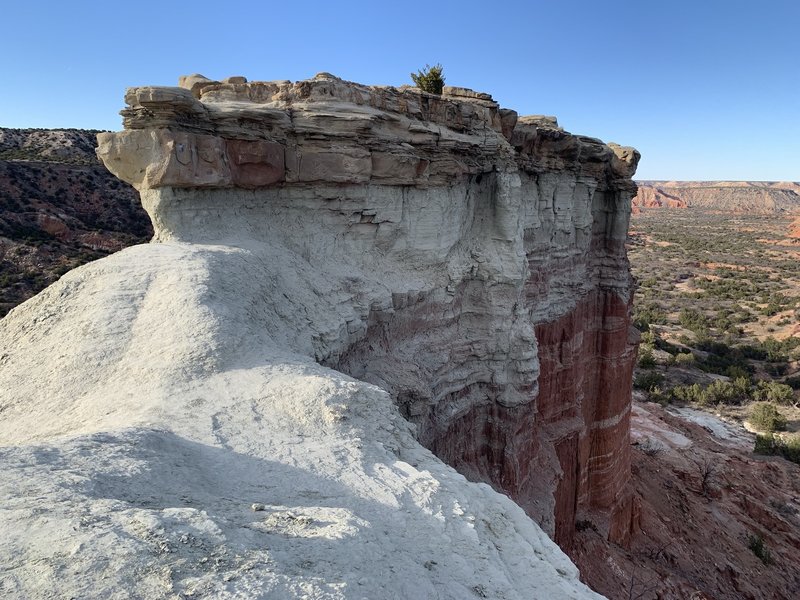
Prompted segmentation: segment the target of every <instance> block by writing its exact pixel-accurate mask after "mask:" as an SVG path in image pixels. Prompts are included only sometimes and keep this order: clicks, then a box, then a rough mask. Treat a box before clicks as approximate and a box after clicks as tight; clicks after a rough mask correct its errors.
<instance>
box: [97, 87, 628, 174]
mask: <svg viewBox="0 0 800 600" xmlns="http://www.w3.org/2000/svg"><path fill="white" fill-rule="evenodd" d="M181 85H182V86H183V87H150V86H147V87H137V88H130V89H129V90H128V91H127V93H126V94H125V101H126V103H127V104H128V108H126V109H124V110H123V111H122V113H121V114H122V116H123V120H124V125H125V128H126V131H123V132H119V133H101V134H99V135H98V142H99V147H98V150H97V153H98V156H99V157H100V158H101V159H102V160H103V161H104V162H105V163H106V165H107V166H108V168H109V169H110V170H111V171H112V172H113V173H115V174H116V175H117V176H119V177H120V178H121V179H124V180H125V181H128V182H129V183H131V184H133V185H134V186H135V187H137V188H139V189H142V188H158V187H208V188H232V187H233V188H235V187H239V188H245V189H255V188H262V187H269V186H274V185H291V184H304V183H320V182H329V183H334V184H375V185H412V186H436V185H447V184H448V183H451V182H452V181H454V180H456V179H458V178H460V177H463V176H470V175H478V174H481V173H487V172H517V171H520V172H531V173H536V172H540V171H542V170H570V171H573V172H576V173H579V174H580V175H581V176H584V177H587V178H591V179H595V180H596V181H598V183H599V185H601V186H604V185H606V182H607V181H608V180H609V179H613V180H624V179H630V177H631V175H632V174H633V172H634V171H635V169H636V164H637V162H638V160H639V153H638V152H637V151H636V150H634V149H633V148H629V147H624V146H618V145H616V144H604V143H603V142H602V141H600V140H597V139H594V138H589V137H585V136H576V135H572V134H570V133H568V132H566V131H564V130H563V129H562V128H561V127H559V126H558V123H557V120H556V119H555V118H554V117H548V116H541V115H534V116H530V117H518V116H517V113H516V112H515V111H513V110H509V109H504V108H501V107H500V106H499V104H498V103H496V102H495V101H494V100H493V99H492V97H491V96H490V95H489V94H485V93H480V92H474V91H472V90H468V89H466V88H455V87H445V88H444V90H443V93H442V95H441V96H437V95H433V94H428V93H426V92H423V91H421V90H419V89H417V88H412V87H409V86H404V87H401V88H394V87H389V86H365V85H361V84H357V83H353V82H348V81H344V80H341V79H339V78H337V77H334V76H333V75H330V74H328V73H321V74H318V75H317V76H315V77H314V78H313V79H310V80H305V81H299V82H295V83H292V82H289V81H270V82H248V81H247V80H246V79H245V78H244V77H238V76H237V77H232V78H228V79H226V80H223V81H220V82H215V81H210V80H208V79H206V78H204V77H202V76H200V75H192V76H187V77H182V78H181ZM143 161H144V162H143ZM145 163H146V164H145Z"/></svg>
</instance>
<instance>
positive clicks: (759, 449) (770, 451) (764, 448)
mask: <svg viewBox="0 0 800 600" xmlns="http://www.w3.org/2000/svg"><path fill="white" fill-rule="evenodd" d="M753 452H755V453H756V454H767V455H777V456H782V457H783V458H785V459H786V460H789V461H791V462H793V463H798V464H800V436H797V435H795V436H792V437H789V438H786V439H783V438H781V437H778V436H776V435H773V434H771V433H767V434H764V435H761V434H759V435H757V436H756V443H755V447H754V448H753Z"/></svg>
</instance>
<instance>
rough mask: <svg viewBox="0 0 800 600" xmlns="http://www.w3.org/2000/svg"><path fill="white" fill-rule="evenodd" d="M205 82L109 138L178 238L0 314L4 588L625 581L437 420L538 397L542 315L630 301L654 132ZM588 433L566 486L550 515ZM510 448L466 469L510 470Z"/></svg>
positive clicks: (423, 586)
mask: <svg viewBox="0 0 800 600" xmlns="http://www.w3.org/2000/svg"><path fill="white" fill-rule="evenodd" d="M185 85H186V86H187V88H189V89H183V88H136V89H133V90H130V91H129V92H128V94H127V96H126V99H127V101H128V103H129V104H130V106H131V108H130V109H127V110H126V111H124V114H125V116H126V126H127V127H128V130H127V131H125V132H122V133H119V134H113V135H101V136H100V148H99V150H98V153H99V155H100V156H101V158H102V159H103V160H104V161H105V162H106V164H107V165H108V166H109V168H110V169H111V170H112V171H113V172H115V173H117V174H118V175H119V176H121V177H122V178H124V179H126V180H128V181H130V182H132V183H133V184H134V185H136V186H137V187H138V188H139V189H140V192H141V196H142V202H143V205H144V206H145V208H146V209H147V211H148V212H149V213H150V215H151V218H152V220H153V223H154V227H155V230H156V237H155V240H154V242H156V243H152V244H148V245H144V246H136V247H132V248H128V249H126V250H123V251H122V252H119V253H117V254H115V255H113V256H111V257H109V258H107V259H103V260H101V261H98V262H96V263H92V264H89V265H86V266H84V267H81V268H79V269H76V270H75V271H72V272H70V273H68V274H67V275H65V276H64V277H62V278H61V280H59V281H58V282H57V283H56V284H54V285H52V286H51V287H49V288H47V289H46V290H45V291H44V292H42V293H41V294H39V295H38V296H36V297H35V298H33V299H31V300H30V301H28V302H26V303H24V304H23V305H21V306H19V307H17V308H16V309H14V310H13V311H12V312H11V313H10V314H9V315H8V316H7V317H6V318H5V319H3V320H2V321H0V416H1V417H2V420H0V498H2V504H1V505H0V506H2V511H0V532H2V537H0V564H4V565H6V568H5V570H4V571H3V572H2V573H0V591H2V592H3V593H4V594H5V595H6V596H7V597H20V598H52V597H80V598H90V597H91V598H128V597H137V598H184V597H192V598H202V597H208V598H370V599H373V598H415V599H416V598H442V599H445V598H453V599H456V598H458V599H461V598H470V597H487V598H506V599H512V598H531V597H533V598H592V597H596V595H595V594H594V593H593V592H591V591H590V590H589V589H588V588H586V587H585V586H584V585H583V584H582V583H580V581H579V579H578V573H577V570H576V569H575V567H574V566H573V565H572V563H571V562H570V561H569V559H568V558H567V557H566V556H565V555H564V554H563V553H562V552H561V550H559V548H558V547H557V546H556V545H555V544H554V543H553V542H552V541H551V540H550V539H549V538H548V536H547V535H546V534H545V533H543V531H542V530H541V529H540V528H539V526H538V525H537V524H536V523H535V522H534V521H533V520H531V518H529V516H528V515H526V513H525V512H524V511H523V510H522V509H521V508H520V507H519V506H518V505H517V504H515V503H514V502H512V500H510V499H509V498H508V497H507V496H505V495H503V494H500V493H498V492H496V491H494V490H493V489H492V487H490V486H489V485H486V484H485V483H472V482H468V481H467V480H466V479H465V478H464V477H463V476H462V475H461V474H459V473H457V472H456V471H455V470H454V469H453V468H451V467H450V466H447V465H446V464H444V463H443V462H442V461H441V460H440V459H439V458H437V457H436V456H434V454H433V453H432V452H430V451H429V450H427V449H426V448H424V447H423V446H422V445H420V443H419V441H418V439H422V440H423V441H426V440H425V436H426V435H427V436H429V438H430V439H428V440H427V441H426V443H427V444H428V445H434V446H435V443H434V442H433V437H430V436H434V437H435V432H436V431H439V430H444V429H446V428H447V427H448V426H449V424H451V423H452V422H453V420H454V419H457V418H459V417H460V416H463V415H466V414H469V413H470V411H472V410H473V409H474V408H475V406H476V405H481V406H487V405H489V404H492V405H495V404H496V405H497V406H500V407H502V409H503V410H512V411H513V410H517V407H531V406H535V403H536V401H537V386H538V381H539V376H540V360H539V355H538V353H537V337H536V332H535V331H534V326H535V325H536V324H537V323H542V322H551V321H557V320H558V319H559V318H562V317H563V316H564V315H565V314H569V313H570V311H572V310H574V309H575V307H576V306H578V305H579V304H580V301H581V299H582V298H584V299H585V298H586V297H588V296H589V295H591V294H593V293H595V292H596V289H597V288H598V286H600V285H602V286H603V289H604V290H607V291H608V293H609V294H612V295H615V296H618V297H619V298H620V300H619V302H620V306H622V307H623V310H624V307H625V306H626V303H627V302H628V301H629V296H630V294H629V292H630V283H631V281H630V276H629V274H628V272H627V263H626V262H625V260H624V249H623V250H622V254H620V249H619V248H620V240H624V235H625V227H626V225H627V210H628V208H627V204H625V202H626V201H627V198H629V197H630V195H632V193H634V190H635V188H634V187H633V185H632V184H631V183H630V176H631V175H632V173H633V170H634V169H635V163H636V160H637V159H638V154H637V153H635V151H633V150H631V149H627V148H620V147H609V146H606V145H603V144H602V143H601V142H599V141H597V140H592V139H590V138H578V137H576V136H571V135H570V134H566V133H564V132H563V131H561V130H560V129H558V128H557V126H556V125H555V123H554V121H553V120H552V118H544V117H540V118H538V120H531V121H530V122H529V123H521V124H516V115H515V114H512V111H505V112H504V111H500V110H498V108H497V106H496V105H495V104H494V103H493V102H492V101H491V99H490V98H488V99H487V96H486V95H485V94H475V95H474V97H471V96H468V95H467V94H466V92H467V91H466V90H460V91H459V90H457V89H453V90H451V91H450V92H449V93H450V96H449V97H448V96H447V94H448V92H447V90H446V91H445V97H444V98H442V99H436V98H429V97H428V95H426V94H423V93H421V92H418V91H414V90H405V91H403V90H401V91H398V90H392V89H390V88H365V87H363V86H357V85H355V84H350V83H347V82H342V81H341V80H338V79H336V78H333V77H332V76H328V75H325V74H323V75H320V76H318V77H317V78H316V79H315V80H311V81H309V82H299V83H297V84H289V83H288V82H277V83H272V82H267V83H263V82H260V83H259V82H256V83H246V80H244V78H231V80H230V81H226V82H222V83H219V82H210V81H208V80H205V79H204V78H202V77H199V76H192V77H190V78H186V80H185ZM415 102H416V104H414V103H415ZM376 104H381V106H379V107H376V106H375V105H376ZM415 111H416V112H415ZM417 113H419V114H417ZM542 119H544V121H542ZM542 123H543V124H542ZM515 124H516V125H515ZM509 138H510V139H511V141H513V142H514V143H513V145H512V143H511V141H509ZM542 148H545V150H544V151H542ZM552 148H555V149H552ZM548 149H550V150H548ZM601 238H602V240H607V241H606V242H604V243H605V246H604V247H605V250H602V251H601V250H598V249H597V243H598V240H599V239H601ZM593 248H594V249H593ZM543 253H547V254H546V255H545V254H543ZM537 265H539V266H541V265H545V267H546V268H545V267H542V269H543V271H542V272H547V273H548V277H547V278H546V279H539V280H538V285H539V286H541V287H542V289H540V290H538V292H537V293H539V297H538V300H537V301H535V302H534V301H533V300H532V296H531V288H530V287H529V286H528V285H527V283H526V282H529V280H530V274H531V272H532V271H535V270H536V269H537V268H539V267H537ZM553 265H555V268H551V267H552V266H553ZM409 307H410V308H409ZM404 315H406V316H404ZM601 316H602V315H600V316H597V317H594V318H593V320H592V321H591V322H592V323H601V322H602V319H601V318H600V317H601ZM615 318H617V317H615ZM617 320H618V321H619V324H618V328H619V327H621V328H622V329H621V331H623V332H626V331H627V329H626V327H627V325H626V321H625V319H624V315H623V317H619V318H617ZM587 322H588V321H587ZM382 323H384V324H387V329H385V330H384V329H381V327H382V325H381V324H382ZM593 326H594V325H593ZM380 331H390V332H392V336H395V335H396V336H397V337H390V338H389V339H381V336H380V333H379V332H380ZM376 332H378V334H377V335H376ZM625 335H627V334H626V333H625ZM395 342H396V344H397V345H396V347H393V344H395ZM371 344H372V345H373V346H372V347H371V346H370V345H371ZM626 344H627V342H626V341H625V340H623V342H622V347H623V350H624V352H628V353H629V351H630V348H631V347H632V346H629V345H626ZM623 350H620V351H621V352H622V351H623ZM626 356H627V354H626ZM323 365H326V366H323ZM331 367H336V368H337V369H340V370H343V371H346V372H347V373H350V374H351V375H354V376H355V377H358V379H355V378H353V377H351V376H348V375H345V374H343V373H342V372H341V371H340V370H334V369H333V368H331ZM487 390H490V391H487ZM459 391H463V393H459ZM403 394H406V395H405V396H404V395H403ZM623 400H624V398H623ZM398 404H399V405H400V408H401V410H402V411H403V414H404V415H405V416H407V417H409V419H410V420H411V421H412V422H413V423H415V425H412V424H411V423H409V422H408V421H407V420H405V419H404V418H403V417H402V416H401V414H400V412H399V411H398V408H397V405H398ZM587 406H588V404H587ZM525 410H527V408H526V409H525ZM615 410H618V411H619V410H622V411H623V413H622V414H623V417H624V418H627V417H626V416H625V415H627V412H624V411H626V410H627V408H625V407H624V406H622V408H619V407H617V408H615ZM420 411H422V412H420ZM423 413H424V419H423V418H418V417H420V415H421V414H423ZM525 414H532V413H525ZM623 417H620V418H623ZM617 421H619V419H617ZM426 423H427V425H426ZM626 423H627V421H625V422H624V423H623V425H625V424H626ZM561 425H562V427H561V429H560V430H559V431H560V432H561V433H559V434H558V435H560V436H562V437H560V438H558V439H559V440H560V439H562V438H563V439H566V437H565V436H567V435H569V436H572V437H569V439H570V440H571V442H570V443H576V442H575V440H576V439H577V438H576V437H575V436H577V435H579V433H580V432H583V433H580V435H586V436H592V435H595V433H591V432H589V433H587V432H588V431H589V428H588V427H587V426H586V424H585V422H584V420H582V419H581V418H579V417H577V416H575V415H571V416H570V417H569V419H568V420H564V421H562V422H561ZM548 435H549V434H548ZM553 435H555V434H553ZM440 439H441V438H440ZM542 439H543V440H545V438H542ZM555 439H556V438H552V439H551V438H546V441H543V442H541V443H543V444H546V443H551V442H552V443H555V442H553V440H555ZM581 439H583V438H581ZM589 439H590V438H589V437H587V438H586V440H587V441H586V448H587V452H588V448H589V445H590V444H589ZM537 440H539V438H537ZM537 443H539V441H537ZM563 447H566V446H563ZM601 450H602V448H601ZM560 453H561V450H557V451H556V452H554V451H553V450H552V449H550V450H546V451H543V456H545V457H549V458H547V460H545V459H541V460H542V461H543V462H542V464H544V465H545V467H546V468H545V469H544V471H543V473H544V474H543V476H542V483H540V484H538V485H539V486H540V487H541V494H542V497H549V498H550V499H551V500H550V504H549V505H547V508H546V510H545V509H542V510H543V511H545V512H547V511H549V512H547V514H549V515H550V519H551V520H550V526H549V528H550V530H551V531H552V529H553V521H552V519H553V516H552V515H553V506H552V502H553V500H552V498H553V493H554V492H553V485H554V484H553V483H552V481H551V479H550V478H552V477H555V475H554V473H555V474H557V473H558V472H560V470H561V467H559V463H558V461H559V460H562V459H561V454H560ZM445 454H446V452H445ZM556 454H558V456H556ZM529 458H530V457H529ZM573 460H576V459H573ZM580 460H581V461H583V462H585V461H587V460H594V459H590V457H589V455H588V454H587V455H586V456H585V457H584V458H582V459H580ZM599 460H602V459H599ZM547 461H549V462H547ZM453 462H454V463H458V460H453ZM623 462H624V461H623ZM562 464H563V460H562ZM462 466H463V465H462ZM484 466H485V465H484ZM490 467H491V466H489V467H487V469H488V468H490ZM483 468H484V467H482V466H481V465H480V464H476V465H475V466H474V470H470V468H466V469H464V470H465V472H467V473H468V474H470V476H471V477H472V478H473V479H482V478H485V479H487V480H488V481H489V482H490V483H492V484H493V485H495V486H496V487H498V488H500V489H503V485H502V482H500V481H499V480H498V481H494V480H493V479H492V478H491V476H490V475H487V473H486V472H484V470H482V469H483ZM526 469H527V467H526ZM584 476H585V477H586V478H587V480H590V479H591V474H585V475H584ZM603 477H605V475H603ZM620 481H621V483H619V484H618V483H614V484H613V486H612V485H611V484H608V485H606V484H602V485H598V486H597V489H599V490H602V493H603V494H605V496H602V497H603V498H604V500H603V502H605V503H606V504H603V503H596V506H598V507H602V506H606V505H613V504H614V503H615V502H617V500H618V499H619V498H621V497H622V496H621V495H620V494H621V493H622V492H620V490H622V489H623V486H624V482H625V480H624V479H620ZM575 485H578V484H577V483H576V484H575ZM609 486H611V487H609ZM614 486H616V487H614ZM612 488H613V489H612ZM521 489H523V491H524V493H525V494H527V497H528V499H529V500H530V499H531V498H533V497H534V496H535V494H534V492H531V491H530V490H531V489H534V488H521ZM536 489H538V488H536ZM575 489H577V488H575ZM609 489H610V490H611V491H610V492H608V490H609ZM571 493H581V494H584V496H585V495H586V494H585V493H584V492H574V491H573V492H571ZM548 494H549V496H548ZM537 497H538V496H537ZM597 497H600V496H599V495H598V496H597ZM582 498H583V497H582ZM587 502H588V500H587ZM575 503H576V505H577V504H578V501H577V500H576V501H575ZM545 505H546V503H544V504H543V506H545ZM531 506H533V504H532V503H531ZM593 506H595V505H593ZM253 507H256V509H257V510H255V509H254V508H253ZM530 512H531V510H529V513H530ZM573 517H574V514H573V513H572V512H568V513H567V514H566V517H564V518H567V519H569V518H573ZM543 520H545V521H547V518H546V515H545V514H544V512H543ZM556 520H558V519H556Z"/></svg>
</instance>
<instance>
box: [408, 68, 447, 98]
mask: <svg viewBox="0 0 800 600" xmlns="http://www.w3.org/2000/svg"><path fill="white" fill-rule="evenodd" d="M442 70H443V69H442V65H439V64H436V65H434V66H432V67H431V66H430V65H425V68H424V69H423V70H421V71H417V74H416V75H415V74H414V73H411V80H412V81H413V82H414V85H415V86H417V87H418V88H419V89H421V90H422V91H423V92H428V93H429V94H437V95H441V93H442V89H443V88H444V77H443V76H442Z"/></svg>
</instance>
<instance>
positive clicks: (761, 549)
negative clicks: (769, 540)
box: [747, 535, 772, 565]
mask: <svg viewBox="0 0 800 600" xmlns="http://www.w3.org/2000/svg"><path fill="white" fill-rule="evenodd" d="M747 547H748V548H750V550H752V551H753V554H755V555H756V556H757V557H758V558H759V559H760V560H761V562H762V563H764V564H765V565H771V564H772V554H771V553H770V551H769V550H768V549H767V547H766V546H765V545H764V538H762V537H761V536H760V535H750V536H748V538H747Z"/></svg>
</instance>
